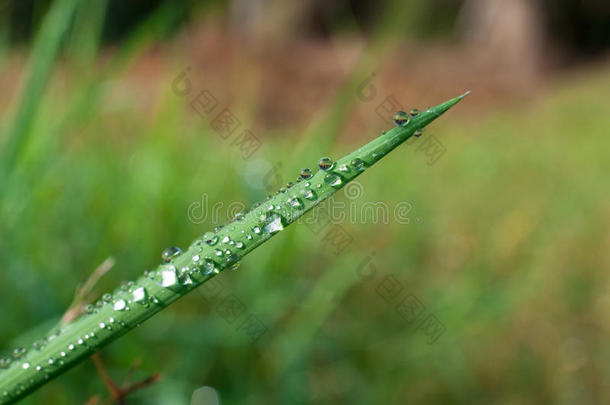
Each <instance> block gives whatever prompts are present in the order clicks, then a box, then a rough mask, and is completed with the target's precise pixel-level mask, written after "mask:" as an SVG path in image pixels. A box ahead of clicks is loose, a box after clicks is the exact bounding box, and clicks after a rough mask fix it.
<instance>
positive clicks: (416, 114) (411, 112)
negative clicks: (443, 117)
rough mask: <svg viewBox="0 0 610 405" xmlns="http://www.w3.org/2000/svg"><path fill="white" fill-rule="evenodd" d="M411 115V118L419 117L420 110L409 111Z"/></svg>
mask: <svg viewBox="0 0 610 405" xmlns="http://www.w3.org/2000/svg"><path fill="white" fill-rule="evenodd" d="M409 115H411V117H417V116H418V115H419V110H418V109H417V108H412V109H411V111H409Z"/></svg>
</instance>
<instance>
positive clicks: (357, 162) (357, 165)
mask: <svg viewBox="0 0 610 405" xmlns="http://www.w3.org/2000/svg"><path fill="white" fill-rule="evenodd" d="M350 164H351V165H352V167H353V168H354V169H356V170H363V169H364V160H362V159H360V158H356V159H354V160H352V161H351V162H350Z"/></svg>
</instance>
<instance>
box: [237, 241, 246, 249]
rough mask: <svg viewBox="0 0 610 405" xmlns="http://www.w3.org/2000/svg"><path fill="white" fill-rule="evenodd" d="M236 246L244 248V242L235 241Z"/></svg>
mask: <svg viewBox="0 0 610 405" xmlns="http://www.w3.org/2000/svg"><path fill="white" fill-rule="evenodd" d="M235 247H236V248H238V249H243V248H244V243H243V242H237V243H235Z"/></svg>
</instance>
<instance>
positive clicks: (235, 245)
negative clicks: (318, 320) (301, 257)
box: [0, 111, 413, 396]
mask: <svg viewBox="0 0 610 405" xmlns="http://www.w3.org/2000/svg"><path fill="white" fill-rule="evenodd" d="M412 112H413V111H412ZM318 168H319V169H320V171H322V172H323V173H324V177H323V183H319V182H317V183H316V184H315V185H313V184H312V181H311V180H312V177H313V172H312V170H311V169H309V168H304V169H302V170H301V171H300V172H299V175H298V178H297V179H296V182H297V183H301V187H299V188H298V191H296V189H295V190H293V186H294V183H293V182H289V183H287V184H286V187H282V188H280V190H279V191H278V193H277V194H276V195H279V194H286V196H285V198H280V199H278V198H276V199H274V201H273V202H268V203H256V204H254V206H253V207H252V208H251V212H252V211H253V212H254V214H253V215H256V216H257V221H256V222H255V224H254V225H253V226H251V229H242V230H241V235H240V237H238V238H236V237H235V236H229V235H228V234H227V233H228V232H224V231H226V230H227V229H228V230H229V231H230V233H231V235H235V234H236V233H238V234H239V232H235V231H236V226H235V223H237V222H241V221H244V219H245V216H246V214H249V213H243V212H240V213H238V214H236V215H235V218H234V220H235V222H234V223H232V224H229V225H228V226H227V227H223V226H218V227H216V228H215V229H214V231H210V232H206V233H205V234H204V235H203V236H202V237H201V238H200V239H197V240H195V241H194V242H193V243H192V244H191V246H190V247H189V250H188V252H186V253H183V252H182V250H181V249H180V248H178V247H168V248H166V249H164V250H163V251H162V252H161V259H162V261H163V264H162V265H161V266H160V267H159V269H157V270H147V271H145V272H144V276H145V277H146V278H148V279H150V280H152V281H154V282H155V284H156V285H158V286H160V287H162V288H167V289H170V290H172V291H174V292H176V289H180V288H190V287H194V286H195V284H198V283H199V282H200V281H203V279H198V277H209V276H211V275H215V274H218V273H219V272H220V271H221V270H222V269H224V268H229V269H232V270H235V269H237V268H238V266H239V262H240V260H241V257H242V256H243V253H244V252H245V251H246V249H248V248H249V247H250V245H251V244H253V243H260V239H261V238H262V239H266V238H269V237H271V236H272V235H274V234H276V233H278V232H281V231H282V230H283V229H284V227H285V226H286V225H287V224H288V223H289V222H291V221H292V220H294V219H296V217H298V216H299V215H301V214H302V213H303V212H304V211H305V208H306V207H307V205H308V204H312V203H315V202H316V201H317V200H318V199H319V198H320V195H319V194H320V192H321V190H320V189H321V188H322V185H323V184H326V185H328V186H331V187H338V186H340V185H341V184H343V183H344V182H345V176H347V175H348V174H350V173H352V172H360V171H363V170H365V168H366V163H365V162H364V161H363V160H362V159H360V158H355V159H353V160H352V161H351V162H350V163H349V164H338V163H337V162H334V161H333V160H332V159H331V158H329V157H322V158H320V160H319V161H318ZM271 199H273V197H272V196H269V197H268V199H267V200H271ZM184 254H188V255H189V260H184V259H183V255H184ZM178 263H180V264H178ZM195 281H197V283H195ZM152 289H154V287H152V286H149V288H147V287H146V283H143V282H133V281H130V282H125V283H123V284H122V285H121V287H120V288H119V289H118V290H117V291H115V292H114V293H113V294H111V293H106V294H104V295H103V296H102V297H101V299H100V300H98V301H97V302H95V303H94V304H90V305H88V306H86V307H85V315H84V316H90V315H95V314H99V313H100V311H101V310H102V308H107V307H109V308H110V311H109V316H108V317H107V318H104V319H100V320H99V322H97V321H96V325H95V327H94V328H93V330H89V331H88V332H87V333H85V334H83V335H82V336H77V337H76V338H75V339H74V341H73V342H71V343H68V344H67V345H66V347H65V348H64V349H60V351H59V353H56V354H55V355H54V356H51V357H49V358H48V359H46V361H44V362H43V363H41V364H30V362H27V361H23V360H22V359H23V357H24V356H25V354H26V352H27V350H26V349H25V348H21V347H20V348H17V349H15V350H14V351H13V353H12V356H11V357H4V358H0V369H7V368H9V367H11V366H15V364H20V367H22V368H23V369H30V368H33V369H35V370H37V371H41V372H45V376H46V377H47V378H48V376H49V374H48V373H49V372H51V371H52V369H53V368H56V367H58V366H61V365H63V364H64V362H65V360H66V358H67V357H69V356H70V355H71V353H72V352H74V351H76V350H77V349H78V348H79V347H80V346H86V347H91V348H93V347H95V346H96V345H97V339H98V334H99V333H100V332H102V331H103V332H106V331H112V330H114V329H118V328H122V327H126V326H127V324H126V323H125V322H124V321H122V320H121V319H125V318H124V316H122V315H123V314H125V313H127V312H129V311H131V310H132V309H133V308H139V307H149V306H150V305H161V304H162V303H161V301H160V300H159V298H157V296H156V295H155V294H154V293H151V292H152V291H149V290H152ZM115 313H116V314H115ZM61 333H62V331H61V330H60V329H58V330H56V331H54V332H52V333H51V334H49V335H48V336H47V337H45V338H43V339H40V340H38V341H36V342H34V344H33V346H32V347H33V350H36V351H41V350H43V349H44V348H45V347H46V346H47V345H48V344H49V342H52V341H53V340H54V339H56V338H57V337H58V336H59V335H60V334H61ZM2 395H4V396H7V395H9V393H3V394H2ZM10 395H18V393H15V392H13V393H10Z"/></svg>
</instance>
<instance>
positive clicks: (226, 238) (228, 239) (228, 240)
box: [222, 236, 231, 244]
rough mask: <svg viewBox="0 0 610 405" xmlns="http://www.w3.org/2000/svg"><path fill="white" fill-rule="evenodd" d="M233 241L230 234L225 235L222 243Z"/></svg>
mask: <svg viewBox="0 0 610 405" xmlns="http://www.w3.org/2000/svg"><path fill="white" fill-rule="evenodd" d="M229 242H231V238H229V237H228V236H225V237H224V238H222V243H225V244H226V243H229Z"/></svg>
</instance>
